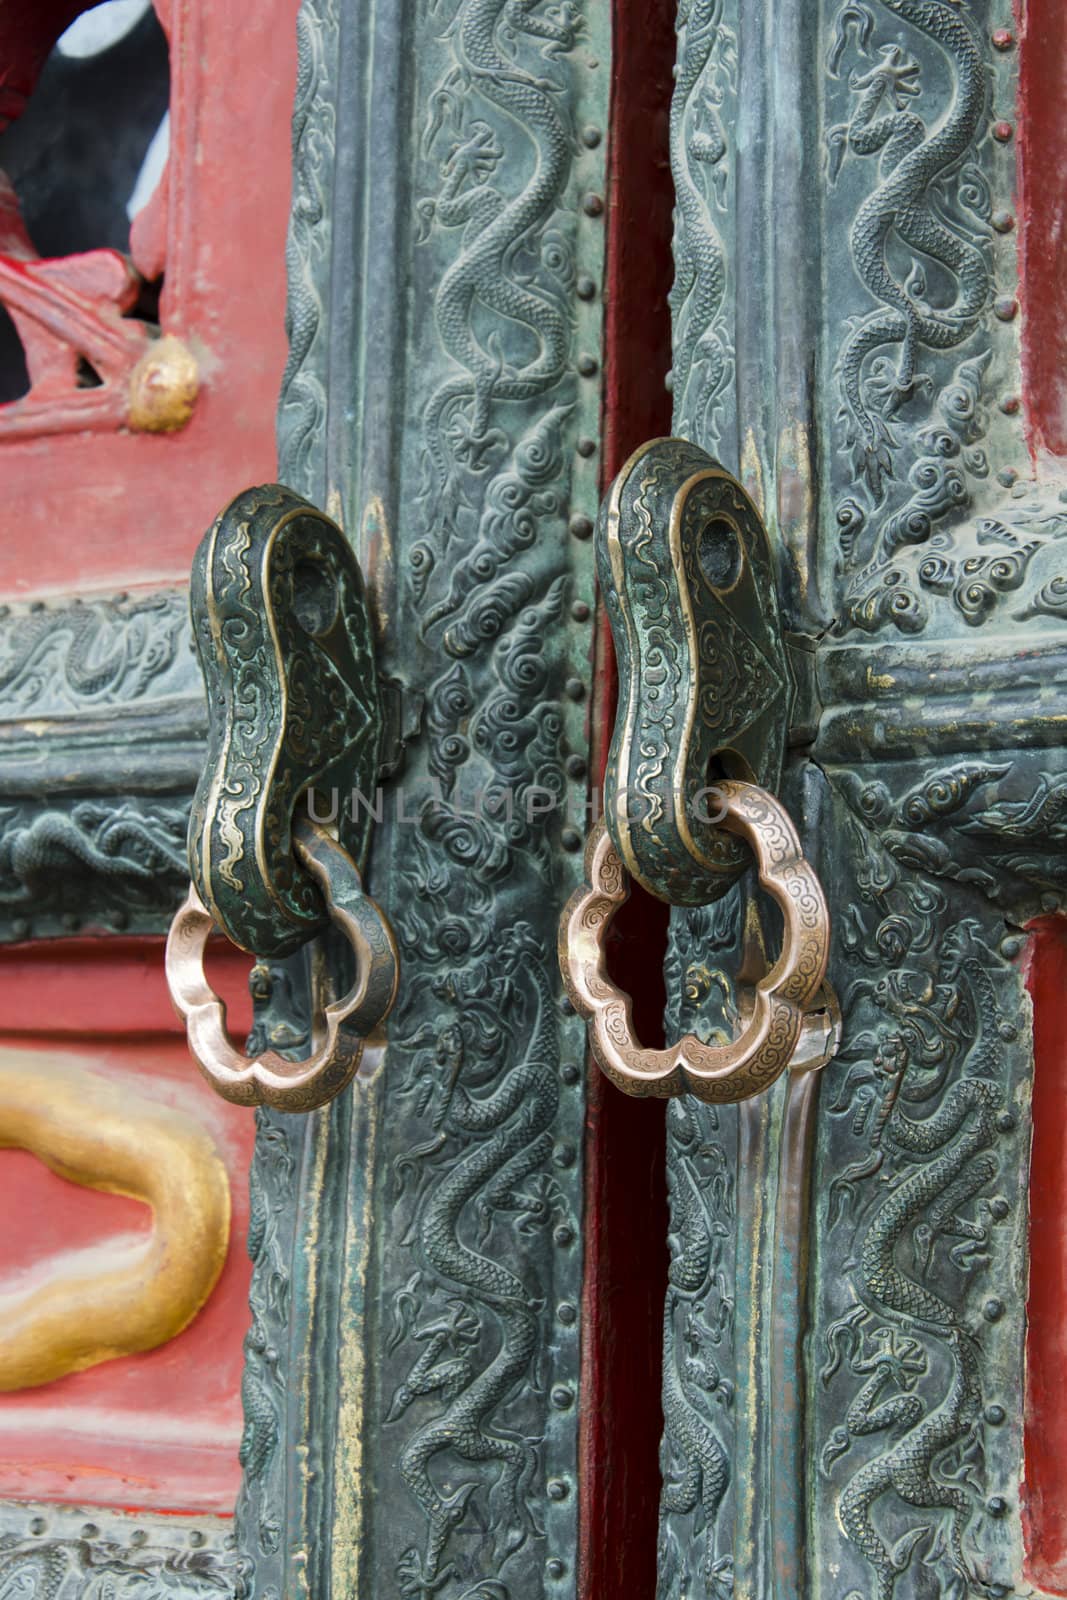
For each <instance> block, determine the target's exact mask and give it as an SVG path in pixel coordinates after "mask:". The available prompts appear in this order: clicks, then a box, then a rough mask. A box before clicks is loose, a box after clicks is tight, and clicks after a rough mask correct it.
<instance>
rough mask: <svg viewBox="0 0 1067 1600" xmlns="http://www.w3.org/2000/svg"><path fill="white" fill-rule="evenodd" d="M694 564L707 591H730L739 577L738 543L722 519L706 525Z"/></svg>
mask: <svg viewBox="0 0 1067 1600" xmlns="http://www.w3.org/2000/svg"><path fill="white" fill-rule="evenodd" d="M697 560H698V561H699V562H700V571H701V573H702V574H703V577H704V582H705V583H706V584H707V585H708V587H709V589H716V590H719V591H720V592H721V591H722V590H724V589H732V588H733V586H734V584H735V583H736V582H737V580H738V578H739V577H740V576H741V540H740V538H739V537H738V533H737V529H736V528H735V526H734V524H733V523H732V522H730V521H728V520H727V518H726V517H715V518H714V519H713V520H712V521H711V522H709V523H706V524H705V526H704V528H703V530H702V532H701V535H700V543H699V545H698V546H697Z"/></svg>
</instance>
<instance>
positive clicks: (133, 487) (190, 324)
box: [0, 0, 299, 1513]
mask: <svg viewBox="0 0 1067 1600" xmlns="http://www.w3.org/2000/svg"><path fill="white" fill-rule="evenodd" d="M298 3H299V0H266V3H263V4H259V5H255V6H252V7H241V6H236V7H235V6H232V5H229V4H226V3H217V0H156V9H157V11H158V13H159V15H160V19H161V21H162V23H163V26H164V28H165V30H166V32H167V35H168V38H169V40H170V46H171V155H170V159H169V162H168V166H167V170H166V172H165V174H164V177H163V179H162V180H161V182H160V185H159V188H158V189H157V192H156V195H155V196H154V198H153V199H152V201H150V202H149V204H148V206H146V207H145V209H144V210H143V211H142V212H141V213H140V215H139V216H138V217H137V218H136V220H135V222H134V225H133V227H132V229H131V241H130V246H131V254H132V256H133V258H134V261H135V263H136V265H137V266H138V267H139V269H140V270H141V271H142V273H143V274H144V275H145V276H146V277H149V278H151V277H153V276H154V275H157V274H158V272H159V271H160V270H161V269H162V270H163V271H164V272H165V282H164V291H163V297H162V303H161V318H160V320H161V323H162V327H163V330H164V331H165V332H167V333H172V334H175V335H177V336H178V337H179V338H181V339H182V340H183V341H185V343H186V344H187V345H188V346H189V347H190V348H191V349H192V350H193V351H194V353H195V355H196V358H197V361H198V364H199V370H200V382H201V389H200V394H199V398H198V400H197V404H196V409H195V412H194V415H193V417H192V420H191V421H190V423H189V424H188V426H187V427H186V428H185V429H184V430H183V431H182V432H180V433H175V434H173V435H169V436H149V435H146V434H135V433H128V432H124V431H114V432H107V431H97V432H95V433H87V432H83V433H77V432H72V433H60V434H52V435H50V436H48V437H34V438H20V439H18V440H13V439H11V438H6V439H4V441H3V443H2V445H0V464H2V468H3V484H4V493H3V504H2V507H0V594H2V595H3V596H4V597H5V598H6V597H7V596H10V595H21V594H31V593H32V594H48V593H50V592H70V591H76V592H79V593H83V594H84V593H88V592H91V591H92V590H94V589H96V590H100V589H104V588H114V587H122V588H126V587H130V588H133V587H138V586H142V587H143V586H145V585H152V584H159V583H161V582H171V581H178V582H183V581H185V580H186V579H187V578H188V572H189V564H190V560H191V557H192V552H193V550H194V548H195V546H196V543H197V541H198V540H199V538H200V536H201V534H202V532H203V530H204V528H205V527H206V526H207V525H208V523H209V522H210V520H211V519H212V517H213V516H214V515H215V513H216V512H217V511H218V510H219V508H220V507H221V506H222V505H223V504H224V503H225V502H226V501H227V500H228V499H230V498H231V497H232V495H233V494H234V493H236V492H237V491H238V490H239V489H242V488H244V487H245V486H246V485H248V484H250V483H254V482H262V481H264V480H269V479H272V478H273V477H274V476H275V470H276V468H275V446H274V412H275V405H276V398H277V393H278V388H279V381H280V377H281V373H282V369H283V366H284V363H285V355H286V339H285V330H284V305H285V234H286V227H287V222H288V210H289V170H290V158H289V139H290V121H291V112H292V101H293V93H294V88H295V81H296V13H297V9H298ZM84 9H86V0H11V3H10V4H5V5H3V6H0V121H2V120H3V118H4V117H5V116H7V117H12V116H17V115H18V114H19V111H20V109H21V106H22V104H23V102H24V100H25V97H26V95H27V94H29V93H30V91H31V90H32V85H33V82H34V80H35V78H36V76H37V74H38V72H39V70H40V67H41V65H42V64H43V61H44V58H45V56H46V55H47V51H48V49H49V48H50V46H51V44H52V42H53V40H54V39H55V38H56V36H57V35H58V34H59V32H61V31H62V29H63V28H64V27H65V26H66V25H67V24H68V23H69V22H70V21H71V20H72V18H73V17H74V16H75V15H76V14H77V13H78V12H80V11H82V10H84ZM3 199H4V197H3V196H0V202H2V201H3ZM8 199H9V197H8ZM0 211H3V218H2V219H0V222H2V224H3V228H4V247H5V249H6V251H7V253H8V254H9V255H11V254H12V253H14V254H15V255H16V256H20V253H21V256H22V257H25V249H24V248H22V247H21V246H20V240H19V238H18V229H17V226H16V224H15V223H14V222H13V220H12V217H11V213H10V205H9V204H8V206H7V209H6V210H4V207H3V204H0ZM100 254H101V253H100V252H96V253H95V255H91V256H86V257H83V258H82V259H81V263H80V264H79V263H78V262H77V261H75V262H74V263H73V265H72V264H70V263H63V264H61V265H60V266H59V267H57V268H55V269H52V268H50V267H49V268H45V269H44V270H45V271H46V272H51V271H53V270H54V271H55V272H56V273H57V274H58V273H66V274H68V275H69V273H70V272H71V271H73V272H75V273H81V274H82V275H83V278H84V273H85V272H86V271H89V270H90V269H91V270H92V271H94V272H96V271H98V270H100V269H101V263H100V262H96V264H95V265H94V261H95V256H99V255H100ZM115 261H118V258H115ZM110 266H111V258H109V257H108V258H105V259H104V260H103V268H106V269H108V270H110ZM116 282H117V279H116ZM94 284H95V280H94V282H93V283H89V282H88V280H85V281H83V282H81V286H82V287H83V288H85V289H86V291H87V292H89V291H91V292H93V293H95V292H96V288H95V287H94ZM121 287H122V286H121V284H120V285H119V286H118V292H119V295H120V296H121ZM113 298H114V296H113ZM128 327H129V328H130V330H131V332H133V331H135V325H134V324H133V323H129V324H128ZM87 392H89V393H91V392H92V391H87ZM0 709H2V707H0ZM247 967H248V961H247V958H244V957H241V956H239V955H238V954H237V953H236V952H230V951H227V950H226V948H225V947H220V950H219V951H218V952H216V953H215V954H214V955H213V956H212V957H211V958H210V959H209V970H210V972H211V976H212V977H213V979H214V980H215V981H216V986H217V987H219V988H220V990H221V992H223V993H224V994H225V995H226V996H227V998H231V997H232V998H234V999H235V1000H236V1002H237V1003H236V1005H235V1006H234V1008H233V1010H234V1015H233V1016H232V1019H231V1020H232V1025H233V1028H234V1032H235V1033H236V1034H238V1035H240V1033H241V1032H242V1031H243V1030H244V1029H245V1028H247V1025H248V1019H249V1014H250V1007H249V1004H248V1000H247V993H246V990H245V987H244V985H245V978H246V976H247ZM0 1030H2V1031H0V1050H3V1049H5V1048H9V1047H12V1046H14V1047H17V1048H19V1049H20V1050H26V1049H32V1050H35V1051H38V1052H39V1053H40V1057H41V1072H42V1074H46V1073H47V1071H48V1067H49V1061H50V1060H52V1059H54V1058H55V1056H56V1055H57V1053H62V1054H65V1055H68V1056H70V1055H74V1056H76V1057H77V1058H78V1059H79V1061H81V1062H82V1063H83V1064H85V1065H86V1066H88V1067H89V1068H90V1069H91V1070H94V1071H102V1072H104V1073H106V1074H107V1075H108V1076H109V1077H112V1078H114V1077H118V1078H119V1079H122V1078H124V1077H126V1076H129V1077H130V1079H131V1081H133V1082H136V1084H137V1086H138V1088H139V1089H140V1090H141V1091H142V1092H144V1093H147V1094H149V1095H151V1096H158V1097H161V1098H162V1099H164V1100H165V1101H168V1102H171V1103H174V1104H178V1105H181V1106H182V1107H184V1108H185V1109H186V1110H187V1111H188V1112H189V1113H190V1114H192V1115H194V1116H196V1117H198V1118H199V1119H200V1120H201V1121H203V1122H204V1123H205V1124H206V1125H207V1126H208V1128H209V1129H210V1130H211V1131H212V1133H213V1134H214V1136H215V1138H216V1140H217V1142H218V1143H219V1145H220V1148H221V1149H222V1151H223V1154H224V1158H225V1160H226V1163H227V1167H228V1170H229V1173H230V1179H231V1193H232V1201H233V1226H232V1235H231V1243H230V1250H229V1254H228V1257H227V1261H226V1265H225V1267H224V1270H223V1273H222V1276H221V1278H220V1280H219V1282H218V1284H217V1285H216V1288H215V1289H214V1291H213V1293H212V1295H211V1297H210V1299H209V1300H208V1302H207V1304H206V1305H205V1306H204V1308H203V1309H202V1311H201V1312H200V1314H199V1315H198V1316H197V1317H196V1318H195V1319H194V1321H193V1322H192V1323H191V1324H190V1325H189V1327H188V1328H187V1329H186V1330H185V1331H184V1332H183V1333H181V1334H180V1335H179V1336H178V1337H177V1338H176V1339H174V1340H172V1341H171V1342H170V1343H169V1344H167V1345H165V1346H163V1347H161V1348H160V1349H159V1350H156V1351H152V1352H149V1353H147V1354H145V1355H141V1356H137V1357H133V1358H124V1359H120V1360H116V1361H112V1362H107V1363H104V1364H102V1365H100V1366H98V1367H94V1368H91V1369H89V1370H87V1371H85V1372H81V1373H77V1374H74V1375H72V1376H70V1377H68V1378H65V1379H62V1380H59V1381H57V1382H55V1383H53V1384H49V1385H46V1386H43V1387H42V1388H40V1389H37V1390H30V1391H25V1392H23V1393H20V1394H13V1395H6V1396H0V1498H3V1497H20V1498H42V1499H58V1500H66V1501H78V1502H81V1503H84V1504H94V1503H96V1504H101V1505H124V1506H130V1507H138V1508H145V1509H152V1510H167V1511H181V1510H188V1511H200V1512H205V1511H206V1512H218V1513H226V1512H229V1511H230V1510H232V1506H233V1502H234V1498H235V1495H236V1491H237V1488H238V1485H239V1481H240V1469H239V1464H238V1460H237V1446H238V1442H239V1439H240V1434H241V1427H242V1417H241V1400H240V1382H241V1364H242V1341H243V1337H244V1333H245V1330H246V1328H247V1324H248V1311H247V1293H248V1282H249V1275H250V1269H249V1263H248V1260H247V1254H246V1249H245V1235H246V1232H247V1221H248V1199H247V1192H248V1164H249V1160H250V1157H251V1150H252V1143H253V1138H254V1118H253V1117H252V1116H251V1115H250V1114H249V1113H248V1112H246V1111H241V1110H239V1109H237V1108H235V1107H231V1106H227V1105H226V1104H225V1103H224V1102H223V1101H221V1100H219V1099H218V1098H217V1097H216V1096H215V1095H214V1094H213V1093H212V1092H211V1091H210V1090H209V1089H208V1088H207V1086H206V1085H205V1084H204V1083H203V1081H202V1080H201V1079H200V1077H199V1075H198V1074H197V1072H196V1071H195V1069H194V1067H193V1066H192V1063H191V1062H190V1060H189V1056H188V1052H187V1049H186V1045H185V1040H184V1035H183V1032H182V1030H181V1028H180V1027H179V1026H178V1024H177V1022H176V1020H175V1018H174V1016H173V1014H172V1012H171V1010H170V1006H169V1001H168V999H167V993H166V985H165V982H164V977H163V965H162V942H161V941H160V940H134V939H101V940H95V941H94V940H89V939H78V940H71V941H65V942H59V941H57V942H55V943H48V944H36V945H26V946H22V947H17V948H14V949H9V950H6V951H4V952H2V953H0ZM0 1207H2V1209H3V1214H4V1215H5V1216H6V1217H8V1218H9V1219H11V1218H25V1219H26V1223H25V1226H22V1227H14V1228H12V1227H8V1228H5V1229H4V1230H3V1233H4V1237H3V1240H2V1242H0V1287H2V1286H3V1284H4V1283H5V1282H9V1281H10V1277H11V1274H12V1273H17V1272H19V1271H23V1270H27V1269H29V1268H30V1267H31V1266H35V1265H36V1266H38V1267H39V1265H40V1262H41V1260H42V1257H46V1256H47V1255H48V1254H49V1253H50V1252H53V1251H54V1250H56V1249H57V1248H62V1249H69V1248H72V1247H78V1246H81V1245H84V1244H86V1243H88V1242H90V1241H94V1240H95V1241H99V1243H100V1244H101V1246H102V1247H103V1248H104V1249H105V1251H106V1247H107V1243H108V1240H109V1239H114V1238H115V1237H116V1236H121V1235H123V1234H127V1235H128V1234H129V1232H130V1231H131V1230H140V1229H143V1228H145V1227H146V1226H148V1225H149V1218H148V1216H147V1212H146V1208H144V1207H143V1206H140V1205H139V1204H137V1203H135V1202H133V1201H130V1200H127V1199H124V1198H122V1197H119V1196H114V1195H105V1194H98V1193H96V1192H93V1191H90V1190H86V1189H83V1188H80V1187H78V1186H76V1185H73V1184H69V1183H66V1182H65V1181H63V1180H62V1179H59V1178H57V1177H55V1176H54V1175H53V1174H51V1173H49V1172H47V1171H46V1170H45V1169H44V1168H43V1167H42V1166H41V1165H40V1164H38V1163H37V1162H36V1161H34V1160H33V1158H32V1157H30V1156H28V1155H26V1154H25V1153H24V1152H20V1151H5V1150H0Z"/></svg>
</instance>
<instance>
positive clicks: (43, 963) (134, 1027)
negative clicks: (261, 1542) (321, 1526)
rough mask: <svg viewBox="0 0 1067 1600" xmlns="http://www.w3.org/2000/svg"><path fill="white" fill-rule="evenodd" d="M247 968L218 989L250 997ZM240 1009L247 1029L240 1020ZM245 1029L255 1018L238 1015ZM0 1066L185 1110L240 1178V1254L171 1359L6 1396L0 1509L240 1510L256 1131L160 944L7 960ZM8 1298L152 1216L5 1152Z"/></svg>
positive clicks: (37, 948)
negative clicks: (207, 1065) (17, 1287)
mask: <svg viewBox="0 0 1067 1600" xmlns="http://www.w3.org/2000/svg"><path fill="white" fill-rule="evenodd" d="M246 968H247V958H240V957H238V955H237V954H236V953H229V954H226V955H222V954H221V953H220V956H219V958H218V960H217V967H216V973H215V975H217V976H219V977H220V978H221V980H222V984H223V987H224V990H225V992H226V993H227V995H228V996H229V995H237V994H239V993H240V987H239V986H240V985H241V983H242V981H243V978H244V975H245V970H246ZM242 1010H243V1012H244V1015H243V1016H241V1015H239V1013H240V1012H241V1011H242ZM235 1012H237V1013H238V1014H237V1015H235V1019H234V1020H235V1026H236V1027H240V1026H242V1025H244V1026H246V1025H247V1019H248V1016H249V1013H250V1007H249V1006H248V1003H247V1000H246V1001H245V1002H244V1005H243V1007H236V1008H235ZM0 1020H2V1024H3V1028H2V1031H0V1051H2V1050H3V1049H5V1048H7V1047H12V1046H13V1047H16V1048H18V1049H20V1050H26V1049H32V1050H34V1051H38V1052H40V1057H41V1073H42V1076H44V1075H46V1074H47V1072H48V1068H49V1060H50V1058H52V1057H54V1056H55V1055H56V1054H60V1055H63V1056H64V1057H67V1058H70V1057H72V1056H73V1057H75V1058H77V1060H78V1061H79V1062H80V1063H81V1064H82V1065H84V1066H86V1067H88V1068H89V1069H90V1070H92V1071H98V1072H103V1073H105V1074H106V1075H107V1076H108V1077H110V1078H112V1079H114V1078H118V1079H119V1080H120V1081H121V1080H122V1079H124V1078H128V1079H129V1080H130V1082H131V1084H133V1085H135V1086H136V1088H137V1089H138V1091H139V1092H141V1093H143V1094H148V1095H149V1096H151V1097H153V1098H159V1099H161V1100H162V1101H164V1102H165V1103H167V1104H171V1105H175V1106H177V1107H180V1108H181V1109H182V1110H184V1111H185V1112H186V1113H187V1114H189V1115H191V1116H193V1117H195V1118H196V1119H197V1120H198V1121H200V1122H201V1123H203V1124H204V1125H205V1126H206V1127H207V1128H208V1129H209V1130H210V1132H211V1133H212V1135H213V1137H214V1139H215V1140H216V1142H217V1144H218V1146H219V1148H220V1151H221V1153H222V1155H223V1158H224V1160H225V1163H226V1166H227V1170H228V1172H229V1176H230V1189H231V1200H232V1205H233V1221H232V1227H231V1239H230V1249H229V1254H228V1256H227V1260H226V1264H225V1266H224V1268H223V1272H222V1276H221V1277H220V1279H219V1282H218V1283H217V1285H216V1286H215V1289H214V1290H213V1292H212V1294H211V1297H210V1299H209V1300H208V1302H207V1304H206V1305H205V1306H204V1308H203V1309H202V1311H201V1312H200V1313H199V1315H198V1316H197V1317H196V1318H195V1319H194V1320H193V1322H191V1323H190V1325H189V1327H188V1328H186V1329H185V1330H184V1332H182V1333H180V1334H179V1335H178V1337H177V1338H175V1339H172V1340H171V1341H170V1343H169V1344H166V1345H163V1346H161V1347H160V1348H159V1349H158V1350H153V1351H150V1352H148V1353H146V1354H144V1355H140V1356H133V1357H128V1358H123V1359H119V1360H116V1361H109V1362H105V1363H103V1364H102V1365H100V1366H97V1367H92V1368H89V1369H88V1370H87V1371H85V1372H79V1373H75V1374H72V1375H71V1376H70V1377H67V1378H62V1379H60V1380H58V1381H57V1382H55V1383H51V1384H46V1385H43V1386H42V1387H41V1388H38V1389H29V1390H24V1391H22V1392H20V1393H16V1394H5V1395H0V1498H21V1499H45V1500H66V1501H78V1502H84V1503H87V1504H97V1505H113V1506H131V1507H137V1508H143V1509H153V1510H167V1511H179V1510H188V1511H207V1512H216V1513H219V1514H226V1513H229V1512H230V1511H232V1509H233V1503H234V1499H235V1497H236V1493H237V1489H238V1487H239V1483H240V1469H239V1464H238V1460H237V1447H238V1444H239V1442H240V1437H241V1428H242V1417H241V1357H242V1341H243V1338H244V1333H245V1330H246V1328H247V1325H248V1304H247V1302H248V1284H249V1278H250V1265H249V1261H248V1257H247V1253H246V1249H245V1238H246V1235H247V1231H248V1164H249V1161H250V1159H251V1154H252V1144H253V1140H254V1135H255V1119H254V1118H253V1117H252V1116H251V1115H250V1114H249V1113H248V1112H247V1111H243V1110H241V1109H239V1108H238V1107H236V1106H230V1105H227V1104H226V1103H225V1102H224V1101H222V1100H220V1099H219V1098H218V1097H217V1096H216V1095H215V1094H214V1093H213V1092H212V1091H211V1090H210V1089H209V1088H208V1087H207V1085H206V1084H205V1083H204V1082H203V1081H202V1079H201V1078H200V1076H199V1074H198V1073H197V1071H196V1069H195V1068H194V1066H193V1064H192V1062H191V1061H190V1059H189V1054H188V1050H187V1048H186V1043H185V1036H184V1031H183V1030H182V1028H181V1027H180V1025H179V1024H178V1022H177V1020H176V1018H175V1017H174V1014H173V1012H172V1010H171V1008H170V1003H169V999H168V996H167V990H166V984H165V983H164V980H163V971H162V949H161V943H160V941H158V940H143V941H139V940H134V939H121V940H115V941H112V942H109V941H105V940H97V941H92V940H72V941H70V942H69V943H64V942H60V941H56V942H50V943H42V944H38V945H27V946H24V947H21V948H15V949H10V950H6V951H4V952H2V953H0ZM0 1214H3V1215H4V1216H5V1217H8V1218H13V1217H19V1218H25V1219H26V1225H25V1226H20V1227H16V1228H12V1227H8V1228H5V1229H4V1230H2V1233H0V1283H9V1282H11V1280H12V1275H13V1274H17V1273H20V1272H24V1271H28V1270H30V1269H31V1268H36V1269H38V1270H39V1269H40V1266H41V1262H42V1260H43V1259H45V1258H46V1257H47V1255H48V1254H49V1253H52V1252H54V1251H57V1250H69V1249H72V1248H78V1247H80V1246H83V1245H86V1244H90V1243H92V1242H93V1241H96V1242H98V1243H99V1244H100V1245H101V1246H102V1247H104V1248H105V1249H106V1246H107V1242H108V1240H109V1239H114V1238H116V1237H118V1236H121V1235H128V1234H129V1233H130V1232H131V1231H141V1230H143V1229H145V1228H147V1227H149V1226H150V1224H151V1219H150V1216H149V1214H148V1211H147V1208H146V1207H144V1206H142V1205H140V1204H139V1203H137V1202H135V1201H132V1200H129V1199H125V1198H123V1197H121V1196H118V1195H107V1194H100V1193H97V1192H96V1191H93V1190H89V1189H84V1188H81V1187H80V1186H79V1185H76V1184H73V1183H68V1182H66V1181H65V1180H63V1179H61V1178H58V1177H56V1176H55V1175H54V1174H52V1173H50V1172H48V1171H47V1169H45V1168H44V1167H43V1166H42V1165H41V1164H40V1163H39V1162H37V1161H36V1160H34V1158H33V1157H31V1156H29V1155H27V1154H26V1153H25V1152H23V1151H18V1150H0Z"/></svg>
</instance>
